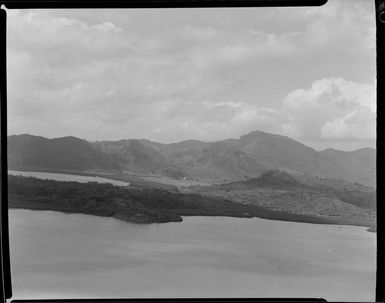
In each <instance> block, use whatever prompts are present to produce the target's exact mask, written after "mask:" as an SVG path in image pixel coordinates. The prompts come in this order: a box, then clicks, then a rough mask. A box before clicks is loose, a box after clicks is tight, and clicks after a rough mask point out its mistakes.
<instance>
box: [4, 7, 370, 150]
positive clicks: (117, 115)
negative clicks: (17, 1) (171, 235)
mask: <svg viewBox="0 0 385 303" xmlns="http://www.w3.org/2000/svg"><path fill="white" fill-rule="evenodd" d="M7 14H8V23H7V26H8V28H7V32H8V34H7V72H8V75H7V77H8V79H7V80H8V133H9V134H10V135H12V134H23V133H29V134H33V135H41V136H44V137H48V138H54V137H62V136H68V135H72V136H76V137H80V138H84V139H87V140H90V141H95V140H119V139H128V138H146V139H149V140H153V141H158V142H163V143H170V142H179V141H183V140H187V139H197V140H203V141H217V140H223V139H227V138H239V137H240V136H242V135H244V134H247V133H249V132H251V131H254V130H261V131H265V132H270V133H275V134H281V135H285V136H289V137H291V138H293V139H295V140H298V141H300V142H302V143H304V144H306V145H309V146H311V147H313V148H315V149H317V150H321V149H325V148H329V147H330V148H337V149H342V150H353V149H358V148H363V147H374V146H375V138H376V93H375V89H376V61H375V60H376V53H375V19H374V1H368V0H329V2H328V3H327V4H326V5H324V6H322V7H301V8H298V7H296V8H294V7H292V8H221V9H213V8H211V9H209V8H206V9H198V8H195V9H132V10H128V9H126V10H112V9H109V10H7Z"/></svg>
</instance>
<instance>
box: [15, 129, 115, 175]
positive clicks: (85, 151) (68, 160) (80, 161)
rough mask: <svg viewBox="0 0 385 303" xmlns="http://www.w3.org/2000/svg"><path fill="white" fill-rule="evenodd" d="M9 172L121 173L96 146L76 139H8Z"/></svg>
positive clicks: (27, 136)
mask: <svg viewBox="0 0 385 303" xmlns="http://www.w3.org/2000/svg"><path fill="white" fill-rule="evenodd" d="M8 167H9V169H31V170H32V169H39V168H45V169H53V170H54V169H64V170H88V169H96V170H118V169H119V167H120V165H119V163H117V161H115V160H114V159H113V158H112V157H110V156H109V155H107V154H105V153H103V152H102V151H100V150H99V149H97V148H95V147H94V145H92V144H91V143H89V142H87V141H86V140H81V139H79V138H76V137H62V138H56V139H47V138H44V137H38V136H31V135H18V136H9V137H8Z"/></svg>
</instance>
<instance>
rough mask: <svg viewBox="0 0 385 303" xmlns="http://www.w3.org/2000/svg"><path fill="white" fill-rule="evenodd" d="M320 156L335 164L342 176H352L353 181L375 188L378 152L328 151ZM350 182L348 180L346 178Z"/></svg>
mask: <svg viewBox="0 0 385 303" xmlns="http://www.w3.org/2000/svg"><path fill="white" fill-rule="evenodd" d="M320 154H321V155H322V156H323V157H324V158H326V159H328V160H330V161H331V162H333V164H334V165H335V166H336V167H337V168H338V169H339V172H340V175H341V176H349V175H350V176H352V180H354V181H356V182H359V183H362V184H366V185H371V186H375V180H376V150H374V149H373V148H362V149H359V150H356V151H350V152H345V151H340V150H336V149H326V150H324V151H321V152H320ZM346 179H347V180H349V179H348V178H346Z"/></svg>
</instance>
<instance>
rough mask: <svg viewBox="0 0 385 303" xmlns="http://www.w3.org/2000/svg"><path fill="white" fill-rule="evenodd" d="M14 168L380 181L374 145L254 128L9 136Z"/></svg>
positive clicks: (208, 177) (231, 178) (10, 160)
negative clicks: (102, 136)
mask: <svg viewBox="0 0 385 303" xmlns="http://www.w3.org/2000/svg"><path fill="white" fill-rule="evenodd" d="M8 167H9V169H15V170H52V171H54V170H73V171H99V172H102V171H103V172H120V173H134V174H147V175H158V176H167V177H173V178H185V179H191V180H202V181H209V182H217V183H223V182H234V181H242V180H245V179H250V178H256V177H259V176H261V174H263V173H264V172H266V171H269V170H274V169H279V170H281V171H287V172H290V175H301V174H303V173H305V174H306V176H311V177H315V176H318V177H324V178H333V179H343V180H346V181H350V182H357V183H361V184H364V185H367V186H371V187H375V186H376V150H375V149H371V148H364V149H359V150H357V151H352V152H346V151H339V150H334V149H327V150H324V151H316V150H314V149H312V148H310V147H308V146H306V145H304V144H302V143H300V142H298V141H295V140H293V139H291V138H288V137H285V136H280V135H275V134H269V133H265V132H261V131H254V132H251V133H249V134H247V135H244V136H242V137H240V138H239V139H227V140H222V141H217V142H203V141H198V140H187V141H183V142H179V143H170V144H164V143H158V142H153V141H149V140H145V139H127V140H119V141H98V142H89V141H86V140H83V139H79V138H76V137H72V136H69V137H62V138H55V139H48V138H44V137H40V136H32V135H28V134H24V135H12V136H9V137H8Z"/></svg>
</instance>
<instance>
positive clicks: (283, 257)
mask: <svg viewBox="0 0 385 303" xmlns="http://www.w3.org/2000/svg"><path fill="white" fill-rule="evenodd" d="M10 244H11V256H12V260H11V261H12V262H11V264H12V274H13V285H14V296H15V298H55V297H56V298H58V297H59V298H74V297H88V298H90V297H93V298H96V297H104V298H105V297H269V296H270V297H271V296H274V297H279V296H285V297H293V296H296V297H301V296H307V297H324V298H326V299H327V300H343V301H373V300H374V290H375V234H374V233H369V232H367V231H366V230H365V228H360V227H352V226H331V225H330V226H328V225H312V224H305V223H291V222H280V221H270V220H264V219H257V218H253V219H240V218H222V217H188V218H184V222H181V223H166V224H150V225H136V224H130V223H125V222H122V221H119V220H115V219H112V218H102V217H93V216H87V215H78V214H71V215H68V214H62V213H57V212H51V211H30V210H10Z"/></svg>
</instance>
